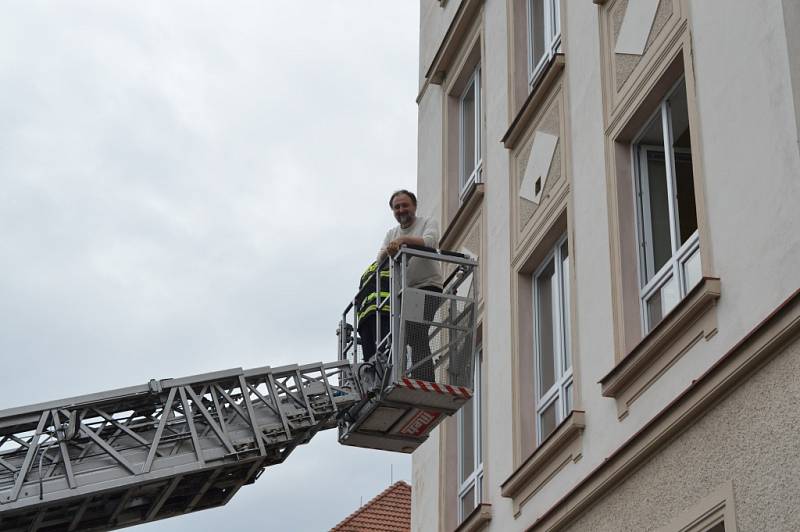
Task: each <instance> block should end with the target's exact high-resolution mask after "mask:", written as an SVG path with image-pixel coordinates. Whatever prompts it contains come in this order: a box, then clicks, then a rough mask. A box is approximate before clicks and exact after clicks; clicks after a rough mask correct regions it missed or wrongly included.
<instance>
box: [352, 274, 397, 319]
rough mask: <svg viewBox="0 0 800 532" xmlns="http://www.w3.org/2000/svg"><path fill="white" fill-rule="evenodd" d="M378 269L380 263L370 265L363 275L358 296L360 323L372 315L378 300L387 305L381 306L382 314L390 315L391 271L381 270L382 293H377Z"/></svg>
mask: <svg viewBox="0 0 800 532" xmlns="http://www.w3.org/2000/svg"><path fill="white" fill-rule="evenodd" d="M377 269H378V263H377V262H373V263H372V264H370V265H369V266H368V267H367V269H366V270H364V273H362V274H361V282H360V283H359V285H358V287H359V290H358V295H356V305H357V308H358V321H361V320H363V319H365V318H367V317H369V316H371V315H372V314H374V313H375V310H376V308H377V305H378V298H380V301H384V300H385V303H384V304H383V305H382V306H381V312H386V313H388V312H389V310H390V305H389V290H390V289H389V270H388V269H385V270H381V271H380V273H379V275H380V292H377V291H376V289H377V286H376V284H375V273H376V271H377Z"/></svg>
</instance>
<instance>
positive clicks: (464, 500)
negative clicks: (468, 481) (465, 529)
mask: <svg viewBox="0 0 800 532" xmlns="http://www.w3.org/2000/svg"><path fill="white" fill-rule="evenodd" d="M451 500H452V499H451ZM474 509H475V485H474V484H473V485H472V487H470V488H469V491H467V492H466V493H465V494H464V496H463V497H461V520H462V521H463V520H464V519H465V518H466V517H468V516H469V514H470V513H471V512H472V510H474Z"/></svg>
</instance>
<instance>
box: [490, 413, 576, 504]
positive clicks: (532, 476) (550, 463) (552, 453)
mask: <svg viewBox="0 0 800 532" xmlns="http://www.w3.org/2000/svg"><path fill="white" fill-rule="evenodd" d="M585 426H586V423H585V416H584V412H583V411H581V410H573V411H572V413H571V414H570V415H569V416H567V417H566V419H564V421H562V422H561V424H560V425H559V426H558V427H556V430H555V431H553V433H552V434H551V435H550V436H548V437H547V439H546V440H545V441H544V442H543V443H542V444H541V445H540V446H539V447H538V448H537V449H536V450H535V451H533V454H531V455H530V456H529V457H528V458H527V460H525V461H524V462H523V463H522V465H520V466H519V467H518V468H517V470H516V471H514V473H512V475H511V476H510V477H508V478H507V479H506V481H505V482H503V484H502V485H501V486H500V493H501V494H502V495H503V497H510V498H513V499H514V510H515V513H516V512H519V507H520V506H521V505H522V504H523V503H524V502H525V501H527V500H528V499H529V498H530V497H531V496H533V494H534V493H536V492H537V491H538V490H539V488H541V487H542V486H543V485H544V484H545V482H547V481H548V480H550V479H551V478H552V477H553V475H555V474H556V473H557V472H558V471H560V470H561V468H563V467H564V466H565V465H567V462H569V461H573V462H577V461H578V460H579V459H580V457H581V452H580V435H581V434H582V433H583V429H584V427H585Z"/></svg>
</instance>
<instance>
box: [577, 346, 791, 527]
mask: <svg viewBox="0 0 800 532" xmlns="http://www.w3.org/2000/svg"><path fill="white" fill-rule="evenodd" d="M797 375H800V342H798V341H795V342H794V343H793V344H792V345H790V346H789V347H788V348H786V350H785V351H784V352H783V353H782V354H781V355H778V356H777V357H776V358H775V359H774V360H773V361H772V362H770V363H769V364H768V365H767V366H765V367H764V368H763V369H761V371H759V372H758V373H756V374H755V375H754V376H753V377H751V378H750V379H749V380H748V381H747V382H746V383H745V384H744V385H743V386H742V387H740V388H738V389H737V390H735V391H734V392H733V393H732V394H731V395H730V396H729V397H727V398H726V399H725V400H724V401H723V402H722V403H721V404H719V405H718V406H716V407H715V408H713V409H712V410H710V411H709V412H708V413H707V414H706V415H705V416H703V417H702V418H701V419H700V420H699V421H697V423H696V424H694V425H693V426H692V427H691V428H690V429H689V430H687V431H686V432H685V433H684V434H682V435H681V436H680V437H678V438H677V439H676V440H675V441H673V442H671V443H670V445H669V446H667V447H666V448H664V450H663V451H661V452H660V453H658V454H656V455H655V456H654V457H652V458H651V459H650V460H649V461H648V462H647V464H646V465H645V466H643V467H642V468H641V469H639V470H638V471H636V472H635V473H634V474H633V475H631V477H630V478H628V479H627V480H626V481H625V482H624V483H623V484H621V485H620V486H619V487H618V488H617V489H615V490H614V491H613V492H612V493H608V494H606V495H605V496H604V497H603V499H602V500H601V502H600V503H598V504H597V505H596V506H595V507H593V508H591V509H590V510H589V511H588V512H587V513H586V514H585V515H584V516H583V517H582V518H580V519H579V520H577V521H575V522H573V523H572V524H571V526H569V527H568V529H569V530H575V531H578V530H615V531H619V532H623V531H636V532H638V531H641V530H657V529H658V528H660V527H663V526H666V525H668V524H669V523H670V522H671V521H673V520H674V519H675V518H676V517H680V516H681V515H682V514H683V513H684V512H685V511H686V510H687V509H689V508H691V507H692V506H694V505H695V504H697V503H698V501H702V500H703V499H704V498H705V497H707V496H708V495H709V494H710V493H711V492H713V491H714V490H715V489H717V488H719V487H720V486H722V485H724V484H726V483H727V482H729V481H732V483H733V494H734V505H735V514H736V526H737V530H738V531H739V532H749V531H753V532H758V531H763V530H776V531H777V530H782V531H789V530H800V512H798V508H800V490H799V489H798V478H797V476H798V471H800V438H797V434H796V428H797V426H798V425H799V424H800V409H798V408H797V407H796V404H794V402H793V400H792V399H791V398H796V397H798V396H799V395H800V381H798V379H797Z"/></svg>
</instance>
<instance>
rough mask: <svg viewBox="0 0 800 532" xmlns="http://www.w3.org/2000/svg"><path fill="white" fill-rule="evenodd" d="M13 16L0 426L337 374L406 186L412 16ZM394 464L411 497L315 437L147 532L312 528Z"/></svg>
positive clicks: (1, 80) (164, 10) (307, 10)
mask: <svg viewBox="0 0 800 532" xmlns="http://www.w3.org/2000/svg"><path fill="white" fill-rule="evenodd" d="M3 8H4V16H3V17H2V18H0V91H2V98H0V183H2V192H0V242H2V243H3V247H2V249H3V251H2V256H0V258H1V259H2V260H0V294H2V297H0V353H2V355H1V356H2V363H3V379H2V382H3V385H2V390H0V408H6V407H11V406H16V405H20V404H25V403H33V402H39V401H43V400H47V399H53V398H57V397H64V396H70V395H77V394H83V393H89V392H93V391H99V390H102V389H109V388H114V387H118V386H125V385H130V384H139V383H143V382H146V381H147V380H149V379H150V378H154V377H155V378H165V377H175V376H182V375H191V374H195V373H202V372H206V371H213V370H218V369H224V368H227V367H235V366H241V367H255V366H262V365H273V366H277V365H282V364H289V363H295V362H297V363H305V362H312V361H323V360H332V359H334V358H335V347H334V346H335V343H334V342H335V336H334V335H333V331H334V329H335V326H336V321H337V314H338V313H339V312H340V311H341V309H342V308H343V306H344V303H345V301H346V299H347V298H348V297H350V296H352V292H353V289H354V287H355V283H356V281H357V279H358V275H359V274H360V271H361V270H362V269H363V267H364V266H365V265H366V263H368V262H369V261H370V260H371V258H372V256H373V255H374V253H375V251H376V248H377V245H378V243H379V242H380V240H381V238H382V236H383V233H384V231H385V230H386V228H387V227H388V226H390V225H391V223H392V219H391V216H390V213H389V211H388V208H387V207H386V204H385V201H386V200H385V197H386V195H387V194H388V192H389V191H391V190H392V189H394V188H399V187H411V186H413V182H414V174H415V168H416V162H415V160H416V140H415V139H416V106H415V104H414V96H415V94H416V72H417V31H418V20H417V16H418V15H417V9H418V6H417V5H416V4H414V3H413V2H409V3H405V2H390V1H388V0H383V1H375V0H358V1H356V0H352V1H347V2H345V1H322V0H319V1H315V2H277V1H272V2H255V1H253V2H247V1H237V2H224V3H223V2H210V1H206V2H197V1H192V2H189V1H172V2H163V1H159V2H156V1H146V2H122V1H115V2H108V1H100V0H98V1H75V0H74V1H71V2H59V3H56V2H45V1H39V2H36V1H28V0H26V1H9V2H4V3H3ZM389 464H394V466H395V479H397V478H407V479H408V478H409V475H410V461H409V460H408V458H407V457H405V456H398V455H390V454H388V453H379V452H373V451H366V450H358V449H350V448H345V447H341V446H339V445H338V444H336V443H335V435H334V434H333V433H332V431H329V432H328V433H324V434H320V435H318V436H317V437H316V438H315V440H313V441H312V442H311V443H310V444H309V445H307V446H305V447H303V448H300V449H298V450H297V451H295V455H293V456H292V457H291V458H290V459H289V460H288V461H287V462H286V463H285V464H282V465H281V466H280V467H275V468H271V469H269V470H267V472H266V473H265V474H264V476H263V477H262V478H261V480H260V481H259V482H258V483H257V484H256V485H254V486H249V487H247V488H244V489H243V490H242V491H241V492H240V493H239V494H238V495H237V497H236V498H234V500H233V501H232V503H231V504H230V506H229V507H227V508H225V509H221V510H214V511H210V512H206V513H205V514H203V513H201V514H198V515H197V516H191V515H190V516H186V517H185V518H181V519H175V520H168V521H165V522H163V523H158V524H153V525H148V526H149V527H150V528H151V529H153V530H156V529H158V530H189V529H191V530H197V529H215V528H218V527H220V526H223V525H224V526H230V525H232V524H233V525H235V524H242V525H248V524H249V525H255V524H258V525H259V526H264V527H265V528H267V529H277V530H320V529H324V528H326V527H329V526H332V525H334V524H335V523H336V522H338V520H340V519H341V518H343V517H345V516H346V515H347V514H349V513H350V512H351V511H353V510H354V509H355V507H356V506H357V503H358V500H359V497H360V496H362V495H363V496H364V498H365V500H366V499H367V498H369V497H371V496H372V495H374V494H376V493H377V492H379V491H380V490H382V489H383V488H384V487H385V486H386V484H387V483H388V481H389ZM198 519H200V520H198ZM145 528H146V527H145Z"/></svg>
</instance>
